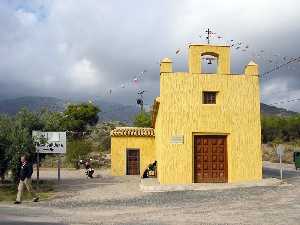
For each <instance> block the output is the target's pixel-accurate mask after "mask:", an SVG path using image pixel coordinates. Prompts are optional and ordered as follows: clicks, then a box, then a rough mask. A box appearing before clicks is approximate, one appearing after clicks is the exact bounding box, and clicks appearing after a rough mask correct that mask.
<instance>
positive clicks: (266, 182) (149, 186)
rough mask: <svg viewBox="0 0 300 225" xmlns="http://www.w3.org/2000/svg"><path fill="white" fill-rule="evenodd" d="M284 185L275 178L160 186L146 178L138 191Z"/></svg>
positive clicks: (200, 189)
mask: <svg viewBox="0 0 300 225" xmlns="http://www.w3.org/2000/svg"><path fill="white" fill-rule="evenodd" d="M282 184H285V183H284V182H282V181H281V180H279V179H276V178H267V179H262V180H261V181H255V182H243V183H232V184H228V183H213V184H208V183H194V184H186V185H160V184H159V183H158V180H157V179H154V178H146V179H141V182H140V189H141V191H143V192H168V191H209V190H226V189H234V188H249V187H267V186H278V185H282Z"/></svg>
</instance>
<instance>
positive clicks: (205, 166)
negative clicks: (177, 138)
mask: <svg viewBox="0 0 300 225" xmlns="http://www.w3.org/2000/svg"><path fill="white" fill-rule="evenodd" d="M227 164H228V163H227V146H226V136H217V135H214V136H212V135H207V136H202V135H199V136H194V182H195V183H224V182H227V176H228V169H227Z"/></svg>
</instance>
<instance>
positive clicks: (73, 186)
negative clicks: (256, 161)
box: [0, 163, 300, 225]
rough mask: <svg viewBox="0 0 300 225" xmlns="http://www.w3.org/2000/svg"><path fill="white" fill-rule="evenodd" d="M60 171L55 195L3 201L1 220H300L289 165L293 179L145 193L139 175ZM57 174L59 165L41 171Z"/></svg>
mask: <svg viewBox="0 0 300 225" xmlns="http://www.w3.org/2000/svg"><path fill="white" fill-rule="evenodd" d="M97 174H98V177H97V178H95V179H93V180H87V179H86V178H85V177H84V174H83V171H72V170H71V171H70V170H63V171H62V179H63V181H62V184H61V185H60V186H59V187H57V189H58V195H57V197H55V198H54V199H51V200H48V201H43V202H40V203H24V204H22V205H20V206H19V205H18V206H14V205H12V204H11V203H1V204H0V218H1V219H0V224H26V223H24V222H22V221H25V222H31V223H36V224H43V223H44V224H176V225H179V224H189V225H190V224H206V225H207V224H209V225H216V224H221V225H225V224H235V225H238V224H247V225H250V224H251V225H252V224H253V225H254V224H255V225H261V224H262V225H271V224H272V225H275V224H278V225H289V224H290V225H297V224H300V171H295V170H294V168H293V167H292V166H286V170H285V172H284V176H285V177H286V178H287V181H288V183H289V184H290V185H282V186H276V187H253V188H243V189H231V190H222V191H220V190H218V191H184V192H166V193H142V192H140V191H139V185H138V184H139V178H138V177H131V176H128V177H111V176H110V175H109V171H97ZM278 175H279V170H278V165H277V164H270V163H265V165H264V176H265V177H276V176H278ZM41 177H42V178H44V179H55V178H56V171H55V170H47V171H42V172H41Z"/></svg>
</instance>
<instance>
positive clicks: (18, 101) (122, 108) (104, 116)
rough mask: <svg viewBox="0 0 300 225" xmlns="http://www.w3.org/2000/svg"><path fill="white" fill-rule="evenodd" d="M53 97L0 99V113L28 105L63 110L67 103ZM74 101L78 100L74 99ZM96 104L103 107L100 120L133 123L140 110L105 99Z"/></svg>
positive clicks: (30, 108) (38, 108)
mask: <svg viewBox="0 0 300 225" xmlns="http://www.w3.org/2000/svg"><path fill="white" fill-rule="evenodd" d="M70 102H72V101H64V100H62V99H59V98H53V97H21V98H15V99H5V100H0V113H5V114H8V115H15V114H16V113H17V112H18V111H19V110H20V109H21V108H24V107H26V108H27V109H29V110H30V111H39V110H41V109H48V110H49V111H56V112H62V111H64V109H65V107H66V105H67V103H70ZM73 102H74V103H75V102H77V101H73ZM95 104H96V105H97V106H98V107H99V108H100V109H101V112H100V113H99V118H100V121H110V120H112V121H120V122H126V123H131V121H132V118H133V117H134V115H136V114H137V113H138V112H139V108H138V107H136V106H132V105H122V104H118V103H111V102H105V101H102V100H100V101H96V102H95Z"/></svg>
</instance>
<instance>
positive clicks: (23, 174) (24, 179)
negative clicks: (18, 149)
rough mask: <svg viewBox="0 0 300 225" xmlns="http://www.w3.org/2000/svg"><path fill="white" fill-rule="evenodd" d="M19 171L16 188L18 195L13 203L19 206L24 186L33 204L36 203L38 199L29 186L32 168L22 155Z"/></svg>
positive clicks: (26, 157)
mask: <svg viewBox="0 0 300 225" xmlns="http://www.w3.org/2000/svg"><path fill="white" fill-rule="evenodd" d="M21 163H22V166H21V171H20V183H19V186H18V194H17V199H16V201H15V204H20V203H21V201H22V194H23V191H24V185H25V186H26V188H27V190H28V192H29V193H30V194H31V196H32V198H33V199H32V201H33V202H38V201H39V197H38V196H37V195H36V193H35V191H34V190H33V189H32V186H31V175H32V173H33V168H32V164H31V163H29V161H28V156H27V155H22V156H21Z"/></svg>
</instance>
